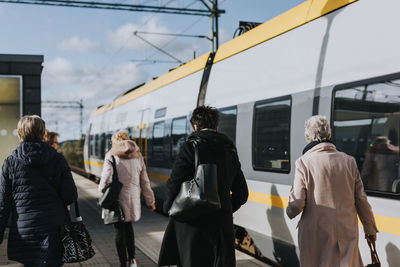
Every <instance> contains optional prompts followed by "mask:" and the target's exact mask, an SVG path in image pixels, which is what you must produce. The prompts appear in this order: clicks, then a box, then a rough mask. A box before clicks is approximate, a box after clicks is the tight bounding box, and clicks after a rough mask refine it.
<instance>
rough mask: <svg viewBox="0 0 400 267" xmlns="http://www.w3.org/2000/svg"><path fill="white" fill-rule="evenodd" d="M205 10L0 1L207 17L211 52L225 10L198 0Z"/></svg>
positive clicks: (64, 0)
mask: <svg viewBox="0 0 400 267" xmlns="http://www.w3.org/2000/svg"><path fill="white" fill-rule="evenodd" d="M199 1H200V2H201V3H202V4H203V5H204V6H205V8H206V9H194V8H178V7H166V6H149V5H131V4H121V3H113V2H96V1H77V0H0V2H4V3H14V4H29V5H47V6H63V7H80V8H96V9H110V10H122V11H131V12H151V13H165V14H178V15H191V16H207V17H210V18H211V33H212V37H211V39H212V44H211V50H212V52H216V51H217V49H218V45H219V41H218V17H219V15H220V14H223V13H225V10H221V9H218V0H199Z"/></svg>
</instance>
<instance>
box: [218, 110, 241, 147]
mask: <svg viewBox="0 0 400 267" xmlns="http://www.w3.org/2000/svg"><path fill="white" fill-rule="evenodd" d="M219 114H220V118H219V124H218V132H220V133H223V134H225V135H226V136H228V137H229V139H231V140H232V142H233V143H236V119H237V108H236V107H229V108H224V109H220V110H219Z"/></svg>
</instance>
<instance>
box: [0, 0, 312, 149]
mask: <svg viewBox="0 0 400 267" xmlns="http://www.w3.org/2000/svg"><path fill="white" fill-rule="evenodd" d="M109 1H111V0H109ZM304 1H305V0H247V1H244V0H241V1H239V0H219V8H220V9H223V10H225V14H222V15H221V16H220V19H219V26H220V27H219V35H220V37H219V41H220V44H221V43H224V42H226V41H229V40H231V39H232V37H233V34H234V32H235V30H236V29H237V28H238V25H239V21H251V22H261V23H262V22H266V21H268V20H270V19H271V18H273V17H275V16H277V15H279V14H281V13H283V12H285V11H286V10H289V9H290V8H292V7H294V6H297V5H298V4H300V3H302V2H304ZM115 2H117V3H124V4H138V5H139V4H140V5H154V6H168V7H189V8H203V6H202V4H201V2H200V1H199V0H147V1H144V0H118V1H115ZM206 2H208V1H206ZM135 31H145V32H162V33H184V34H194V35H207V36H210V31H211V20H210V19H209V18H208V17H199V16H187V15H171V14H160V13H143V12H127V11H115V10H99V9H84V8H71V7H51V6H39V5H22V4H7V3H0V54H36V55H43V56H44V63H43V72H42V101H46V100H70V101H78V100H80V99H82V100H83V104H84V106H85V108H84V132H85V131H86V122H87V119H88V117H89V114H90V113H91V111H92V110H93V109H94V108H96V107H97V106H99V105H102V104H105V103H109V102H110V101H112V100H113V99H114V98H115V97H116V96H118V95H120V94H122V93H123V92H125V91H127V90H129V89H130V88H133V87H135V86H136V85H138V84H140V83H143V82H147V81H149V80H151V79H152V78H153V77H157V76H160V75H162V74H164V73H166V72H168V70H169V69H171V68H175V67H177V66H178V65H179V63H157V64H153V63H152V64H149V63H147V64H145V63H143V62H138V61H135V60H137V59H147V60H167V61H170V60H171V58H168V57H167V56H166V55H164V54H162V53H161V52H158V51H157V50H156V49H154V48H153V47H151V46H150V45H148V44H146V43H145V42H144V41H142V40H140V39H139V38H137V37H136V36H134V34H133V33H134V32H135ZM141 36H142V37H143V38H145V39H147V40H148V41H150V42H152V43H153V44H155V45H156V46H158V47H161V48H162V49H164V50H166V51H167V52H168V53H170V54H171V55H173V56H174V57H176V58H178V59H180V60H181V61H183V62H188V61H190V60H191V59H193V56H194V54H196V56H200V55H202V54H204V53H207V52H209V51H210V50H211V43H210V42H209V41H208V40H206V39H199V38H182V37H172V36H158V35H141ZM42 117H43V119H44V120H45V121H46V125H47V127H48V128H49V130H51V131H57V132H59V133H60V137H59V139H60V140H61V141H62V140H69V139H77V138H79V136H80V128H79V110H78V109H62V110H61V109H53V108H48V107H47V108H46V107H45V106H42Z"/></svg>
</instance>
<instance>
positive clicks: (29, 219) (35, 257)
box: [0, 115, 78, 267]
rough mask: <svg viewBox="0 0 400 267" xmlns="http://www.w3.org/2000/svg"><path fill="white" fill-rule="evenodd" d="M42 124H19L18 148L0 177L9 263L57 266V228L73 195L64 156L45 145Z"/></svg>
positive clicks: (26, 120) (0, 226)
mask: <svg viewBox="0 0 400 267" xmlns="http://www.w3.org/2000/svg"><path fill="white" fill-rule="evenodd" d="M44 132H45V124H44V121H43V120H42V119H41V118H40V117H39V116H35V115H34V116H24V117H23V118H21V119H20V121H19V122H18V136H19V138H20V141H21V144H20V145H19V146H18V147H17V148H16V149H15V150H14V151H13V152H12V154H11V155H10V156H9V157H8V158H7V159H6V160H5V161H4V164H3V167H2V172H1V173H0V242H2V241H3V235H4V230H5V227H6V226H7V222H8V218H9V217H11V219H10V222H11V225H10V233H9V237H8V258H9V259H10V260H14V261H17V262H20V263H23V264H24V265H25V266H35V267H36V266H52V267H53V266H55V267H57V266H61V265H62V262H61V256H62V247H61V229H62V225H63V224H64V218H65V213H64V211H65V209H64V207H65V206H66V205H69V204H71V203H73V202H74V201H76V200H77V198H78V195H77V190H76V186H75V183H74V180H73V179H72V175H71V172H70V169H69V167H68V164H67V162H66V161H65V159H64V157H63V156H62V155H61V154H59V153H57V151H56V150H55V149H54V148H52V147H51V146H49V145H48V144H46V143H44V142H43V141H42V140H43V137H44Z"/></svg>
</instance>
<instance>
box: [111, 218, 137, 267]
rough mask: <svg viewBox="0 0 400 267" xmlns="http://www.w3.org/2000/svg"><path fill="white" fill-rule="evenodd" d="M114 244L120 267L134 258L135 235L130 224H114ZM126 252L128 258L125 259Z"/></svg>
mask: <svg viewBox="0 0 400 267" xmlns="http://www.w3.org/2000/svg"><path fill="white" fill-rule="evenodd" d="M114 228H115V234H116V235H115V244H116V246H117V252H118V257H119V262H120V263H121V266H126V262H127V261H128V259H129V260H130V259H133V258H135V234H134V232H133V228H132V223H131V222H117V223H114ZM127 252H128V257H129V258H128V257H127Z"/></svg>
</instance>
